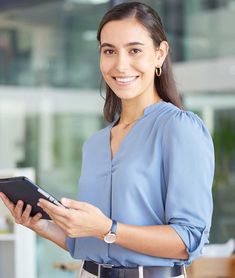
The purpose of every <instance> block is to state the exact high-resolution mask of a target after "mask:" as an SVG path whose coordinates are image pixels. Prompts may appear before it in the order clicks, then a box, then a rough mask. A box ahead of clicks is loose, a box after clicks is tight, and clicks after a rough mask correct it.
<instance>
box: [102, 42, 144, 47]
mask: <svg viewBox="0 0 235 278" xmlns="http://www.w3.org/2000/svg"><path fill="white" fill-rule="evenodd" d="M132 45H144V44H143V43H142V42H128V43H127V44H125V45H124V46H132ZM102 47H112V48H115V45H113V44H111V43H106V42H104V43H102V44H101V46H100V48H102Z"/></svg>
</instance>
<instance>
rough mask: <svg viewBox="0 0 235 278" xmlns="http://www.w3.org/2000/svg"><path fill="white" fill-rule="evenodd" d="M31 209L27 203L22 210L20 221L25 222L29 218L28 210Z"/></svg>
mask: <svg viewBox="0 0 235 278" xmlns="http://www.w3.org/2000/svg"><path fill="white" fill-rule="evenodd" d="M31 210H32V207H31V206H30V205H27V206H26V208H25V210H24V212H23V213H22V215H21V221H22V222H23V223H27V222H28V221H29V220H30V212H31Z"/></svg>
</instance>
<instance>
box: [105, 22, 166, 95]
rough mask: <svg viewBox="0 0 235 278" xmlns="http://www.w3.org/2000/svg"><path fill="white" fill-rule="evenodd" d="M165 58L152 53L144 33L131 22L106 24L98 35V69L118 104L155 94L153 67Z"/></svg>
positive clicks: (141, 26)
mask: <svg viewBox="0 0 235 278" xmlns="http://www.w3.org/2000/svg"><path fill="white" fill-rule="evenodd" d="M164 59H165V56H164V57H163V55H162V51H160V50H158V49H156V47H155V46H154V44H153V40H152V39H151V37H150V34H149V32H148V30H147V29H146V28H145V27H144V26H143V25H142V24H140V23H139V22H138V21H137V20H136V19H135V18H126V19H123V20H115V21H110V22H108V23H107V24H105V25H104V27H103V29H102V31H101V41H100V69H101V72H102V75H103V77H104V79H105V81H106V83H107V84H108V86H109V87H110V88H111V89H112V90H113V92H114V93H115V94H116V95H117V96H118V97H119V98H120V99H122V100H129V99H133V98H136V97H138V96H140V95H142V94H150V95H153V94H156V90H155V87H154V76H155V67H156V66H161V65H162V63H163V61H164Z"/></svg>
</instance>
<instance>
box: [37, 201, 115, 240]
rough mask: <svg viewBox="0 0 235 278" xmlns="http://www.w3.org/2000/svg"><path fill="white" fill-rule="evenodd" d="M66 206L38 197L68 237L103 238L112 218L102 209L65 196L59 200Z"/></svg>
mask: <svg viewBox="0 0 235 278" xmlns="http://www.w3.org/2000/svg"><path fill="white" fill-rule="evenodd" d="M61 202H62V204H63V205H64V206H65V207H66V208H63V207H62V206H61V207H60V206H56V205H54V204H52V203H51V202H49V201H46V200H44V199H39V202H38V206H39V207H41V208H42V209H43V210H44V211H45V212H46V213H47V214H48V215H50V217H51V219H52V220H53V221H54V222H55V223H56V224H57V225H58V226H59V227H60V228H62V229H63V230H64V232H65V233H66V235H67V236H69V237H87V236H92V237H97V238H100V239H103V237H104V235H105V234H106V233H108V231H109V230H110V228H111V225H112V220H111V219H109V218H108V217H107V216H106V215H104V214H103V213H102V211H101V210H100V209H99V208H97V207H95V206H93V205H91V204H89V203H85V202H79V201H75V200H71V199H67V198H63V199H62V200H61Z"/></svg>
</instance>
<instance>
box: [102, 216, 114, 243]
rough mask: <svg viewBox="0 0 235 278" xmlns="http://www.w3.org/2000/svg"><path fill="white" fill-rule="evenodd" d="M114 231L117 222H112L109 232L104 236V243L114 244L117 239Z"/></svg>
mask: <svg viewBox="0 0 235 278" xmlns="http://www.w3.org/2000/svg"><path fill="white" fill-rule="evenodd" d="M116 230H117V221H116V220H112V227H111V229H110V231H109V232H108V233H107V234H106V235H105V236H104V241H105V242H106V243H109V244H110V243H114V242H115V241H116V239H117V236H116Z"/></svg>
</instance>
